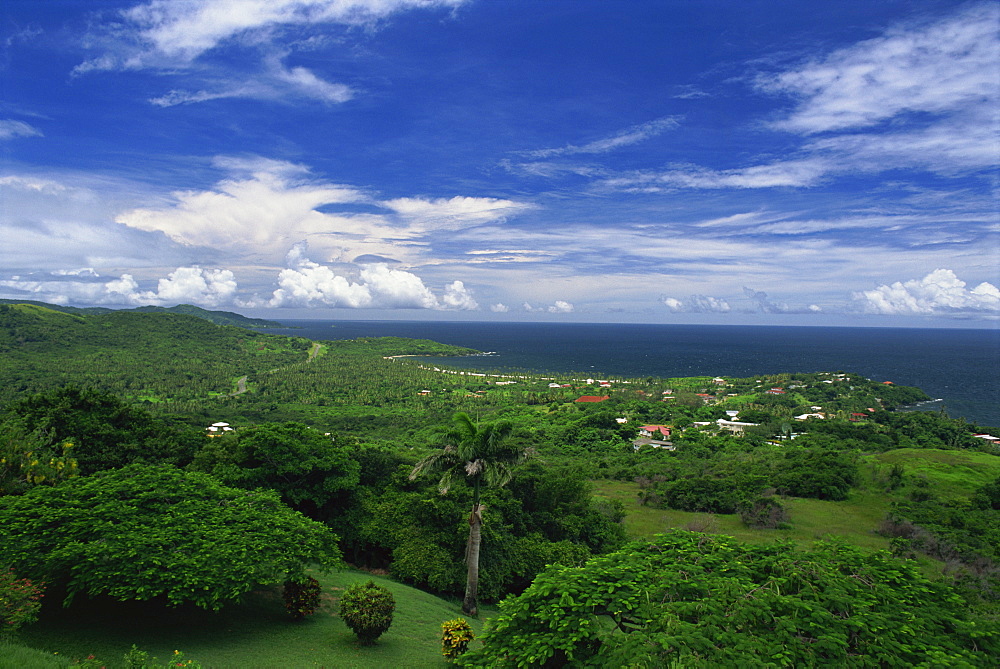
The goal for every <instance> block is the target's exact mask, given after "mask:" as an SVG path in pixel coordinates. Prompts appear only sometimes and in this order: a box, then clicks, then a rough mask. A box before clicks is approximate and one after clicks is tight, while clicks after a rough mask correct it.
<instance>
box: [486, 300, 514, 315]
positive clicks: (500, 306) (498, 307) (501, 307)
mask: <svg viewBox="0 0 1000 669" xmlns="http://www.w3.org/2000/svg"><path fill="white" fill-rule="evenodd" d="M490 311H492V312H493V313H495V314H505V313H507V312H508V311H510V307H508V306H507V305H506V304H504V303H503V302H497V303H496V304H491V305H490Z"/></svg>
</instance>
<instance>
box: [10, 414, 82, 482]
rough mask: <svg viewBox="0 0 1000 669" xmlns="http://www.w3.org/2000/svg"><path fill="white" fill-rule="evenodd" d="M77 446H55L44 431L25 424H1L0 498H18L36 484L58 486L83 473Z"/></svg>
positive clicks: (64, 444)
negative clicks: (7, 496) (74, 454)
mask: <svg viewBox="0 0 1000 669" xmlns="http://www.w3.org/2000/svg"><path fill="white" fill-rule="evenodd" d="M72 454H73V444H72V443H71V442H69V441H64V442H62V443H61V444H55V443H53V440H52V439H51V437H50V436H49V435H47V434H45V433H44V432H43V431H41V430H35V431H33V432H29V431H28V430H27V428H26V427H25V426H24V423H23V422H21V421H17V420H9V421H5V422H3V423H0V495H17V494H20V493H22V492H24V491H25V490H28V489H30V488H31V487H32V486H36V485H42V484H45V485H55V484H56V483H58V482H59V481H64V480H66V479H70V478H73V477H74V476H76V475H78V474H79V471H80V470H79V467H78V466H77V463H76V458H74V457H73V455H72Z"/></svg>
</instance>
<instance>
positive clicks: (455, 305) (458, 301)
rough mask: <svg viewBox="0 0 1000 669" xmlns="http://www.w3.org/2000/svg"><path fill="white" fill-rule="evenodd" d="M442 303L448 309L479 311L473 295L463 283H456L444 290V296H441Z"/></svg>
mask: <svg viewBox="0 0 1000 669" xmlns="http://www.w3.org/2000/svg"><path fill="white" fill-rule="evenodd" d="M441 303H442V304H443V305H444V307H445V308H447V309H461V310H472V309H478V308H479V304H478V303H477V302H476V300H475V298H474V297H472V293H470V292H469V290H468V289H467V288H466V287H465V284H464V283H462V282H461V281H454V282H452V283H450V284H448V285H447V286H445V288H444V295H442V296H441Z"/></svg>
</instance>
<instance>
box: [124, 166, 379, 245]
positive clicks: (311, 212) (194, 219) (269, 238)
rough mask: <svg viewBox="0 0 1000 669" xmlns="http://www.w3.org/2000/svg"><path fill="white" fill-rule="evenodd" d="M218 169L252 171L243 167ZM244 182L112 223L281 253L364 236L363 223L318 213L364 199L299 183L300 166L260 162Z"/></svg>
mask: <svg viewBox="0 0 1000 669" xmlns="http://www.w3.org/2000/svg"><path fill="white" fill-rule="evenodd" d="M220 166H222V167H226V168H232V169H235V170H240V169H245V168H248V167H250V168H251V169H252V168H253V167H254V166H253V165H252V164H248V163H245V162H239V161H237V162H234V163H232V164H228V163H226V162H222V163H220ZM256 168H257V169H255V170H254V171H253V172H252V174H251V175H250V176H248V177H242V178H240V177H236V178H231V179H226V180H223V181H221V182H219V183H218V184H216V186H215V188H214V189H213V190H205V191H181V192H175V193H173V198H174V203H173V204H172V206H170V207H166V208H160V209H133V210H131V211H127V212H125V213H122V214H120V215H119V216H118V217H117V218H116V219H115V220H116V221H117V222H118V223H121V224H123V225H127V226H129V227H132V228H136V229H138V230H146V231H158V232H163V233H164V234H166V235H167V236H168V237H170V238H171V239H173V240H174V241H176V242H179V243H181V244H185V245H191V246H209V247H212V246H214V247H220V248H221V247H227V248H233V249H242V250H244V251H246V250H249V249H251V248H252V249H257V250H258V251H259V252H261V253H264V254H266V253H268V252H270V253H280V249H282V248H288V246H289V245H290V244H291V243H292V240H295V239H303V238H307V237H309V236H310V235H313V234H320V235H327V234H330V233H333V232H344V233H354V234H361V235H363V234H366V233H367V232H369V231H370V230H371V225H370V223H369V222H368V221H366V219H365V217H360V216H358V217H350V216H333V215H329V214H324V213H321V212H318V211H316V209H317V208H318V207H322V206H325V205H333V204H343V203H356V202H364V201H366V200H367V196H365V195H364V194H363V193H361V192H359V191H357V190H355V189H353V188H350V187H348V186H341V185H335V184H323V183H314V182H311V181H308V180H306V179H303V178H297V177H299V176H300V175H301V174H302V173H303V172H304V170H303V169H302V168H301V167H299V166H294V165H290V164H287V163H280V162H267V161H261V162H260V163H259V164H257V165H256Z"/></svg>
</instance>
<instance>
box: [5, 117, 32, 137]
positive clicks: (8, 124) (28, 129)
mask: <svg viewBox="0 0 1000 669" xmlns="http://www.w3.org/2000/svg"><path fill="white" fill-rule="evenodd" d="M41 136H42V131H41V130H39V129H38V128H35V127H34V126H31V125H28V124H27V123H25V122H24V121H14V120H12V119H0V140H5V139H14V138H15V137H41Z"/></svg>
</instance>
